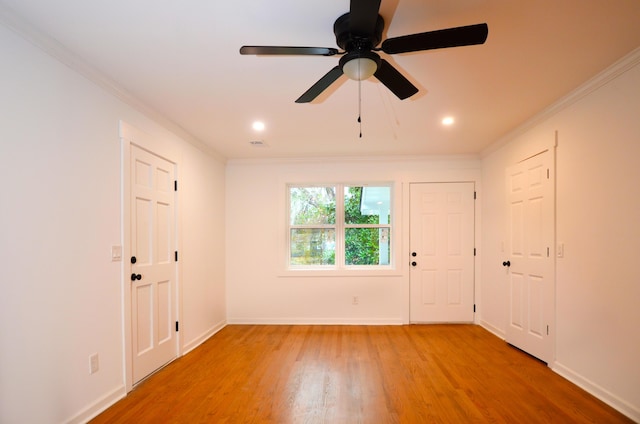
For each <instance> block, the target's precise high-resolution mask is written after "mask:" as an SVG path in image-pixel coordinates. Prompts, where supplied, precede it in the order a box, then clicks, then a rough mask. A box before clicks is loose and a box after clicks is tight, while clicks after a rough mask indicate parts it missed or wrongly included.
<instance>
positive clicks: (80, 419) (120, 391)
mask: <svg viewBox="0 0 640 424" xmlns="http://www.w3.org/2000/svg"><path fill="white" fill-rule="evenodd" d="M126 395H127V390H126V389H125V387H124V385H122V386H119V387H117V388H116V389H114V390H112V391H111V392H110V393H107V394H106V395H104V396H103V397H102V398H100V399H98V400H97V401H96V402H94V403H93V404H92V405H90V406H89V407H87V408H85V409H84V410H83V411H80V412H79V413H78V414H76V415H75V416H74V417H73V418H71V419H69V420H67V421H65V422H66V423H68V424H76V423H77V424H83V423H86V422H89V420H91V419H92V418H95V417H97V416H98V415H99V414H100V413H101V412H103V411H104V410H106V409H107V408H108V407H110V406H111V405H113V404H114V403H116V402H117V401H119V400H120V399H122V398H124V397H125V396H126Z"/></svg>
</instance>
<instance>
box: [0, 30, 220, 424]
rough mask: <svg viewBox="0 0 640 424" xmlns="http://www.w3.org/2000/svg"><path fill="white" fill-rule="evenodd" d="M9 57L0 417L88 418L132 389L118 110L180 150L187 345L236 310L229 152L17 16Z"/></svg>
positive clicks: (2, 146)
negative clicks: (89, 70) (64, 53)
mask: <svg viewBox="0 0 640 424" xmlns="http://www.w3.org/2000/svg"><path fill="white" fill-rule="evenodd" d="M0 57H2V66H0V87H1V90H0V92H1V93H2V94H1V100H0V158H2V162H3V166H2V167H1V168H0V179H1V180H2V181H3V182H4V183H3V186H4V190H3V193H2V195H1V196H0V199H1V200H0V203H1V205H2V206H1V207H0V228H1V232H0V234H1V236H0V253H1V256H2V266H1V267H0V283H1V285H2V295H0V340H1V341H0V422H2V423H26V422H28V423H59V422H67V421H70V420H79V421H82V420H83V419H84V418H86V417H88V416H91V415H92V414H94V413H95V412H96V411H97V410H98V409H99V408H101V407H104V406H105V405H108V404H109V403H110V402H112V401H113V400H114V399H117V398H118V397H119V396H122V395H123V394H124V371H123V370H124V365H123V335H122V334H123V331H122V320H123V313H122V300H121V299H122V293H121V290H122V288H121V287H122V281H121V280H122V279H121V265H122V262H111V253H110V250H111V246H112V245H119V244H121V243H122V242H121V200H120V199H121V198H120V196H121V193H120V183H121V171H120V168H121V166H120V138H119V134H118V124H119V121H120V120H124V121H126V122H128V123H130V124H131V125H134V126H135V127H137V128H139V129H141V130H142V131H145V132H147V133H148V134H151V135H152V136H154V137H157V138H158V139H159V140H162V141H163V142H165V143H170V144H172V145H174V146H175V148H176V149H178V150H180V151H181V157H182V163H180V164H179V171H181V172H182V174H181V175H182V176H183V177H184V178H183V181H182V182H181V187H182V191H181V192H180V196H181V206H182V210H181V211H180V213H181V214H182V218H183V222H182V236H183V239H182V243H183V244H182V248H183V252H182V254H181V258H182V262H181V267H182V277H183V291H182V293H183V308H182V309H183V315H182V316H183V323H182V329H183V331H184V333H183V341H184V347H185V349H189V348H191V347H193V346H195V345H196V344H197V343H199V342H200V341H201V340H202V339H203V338H204V337H206V336H207V335H208V334H211V332H212V331H214V330H215V329H216V328H219V327H220V326H221V325H224V323H225V318H226V309H225V292H224V244H223V243H224V164H223V163H221V162H219V161H218V160H216V159H214V158H212V157H211V156H209V155H207V154H205V153H203V152H202V151H200V150H198V149H196V148H195V147H193V146H191V145H189V144H188V143H186V142H185V141H183V140H182V139H180V138H179V137H177V136H175V135H174V134H172V133H170V132H169V131H167V130H165V129H163V128H162V127H161V126H160V125H158V124H157V123H155V122H153V121H152V120H150V119H148V118H146V117H145V116H143V115H142V114H141V113H138V112H136V111H135V110H134V109H132V108H131V107H129V106H127V105H125V104H124V103H122V102H121V101H119V100H117V99H116V98H115V97H113V96H112V95H110V94H108V93H107V92H105V91H103V90H102V89H100V88H98V87H97V86H96V85H94V84H93V83H90V82H89V81H88V80H87V79H85V78H84V77H82V76H80V75H79V74H77V73H75V72H73V71H71V70H70V69H69V68H67V67H66V66H64V65H62V64H61V63H59V62H57V61H55V60H54V59H52V58H51V57H49V56H48V55H46V54H44V53H43V52H41V51H40V50H38V49H36V48H35V47H33V45H31V44H29V43H27V42H26V41H24V40H23V39H21V38H19V37H18V36H16V35H15V34H14V33H13V32H11V31H9V30H7V29H6V28H5V27H4V26H0ZM94 353H98V354H99V358H100V370H99V371H98V372H97V373H95V374H93V375H89V356H90V355H92V354H94Z"/></svg>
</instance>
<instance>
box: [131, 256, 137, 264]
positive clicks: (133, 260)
mask: <svg viewBox="0 0 640 424" xmlns="http://www.w3.org/2000/svg"><path fill="white" fill-rule="evenodd" d="M136 262H138V259H137V258H136V257H135V256H132V257H131V263H132V264H135V263H136Z"/></svg>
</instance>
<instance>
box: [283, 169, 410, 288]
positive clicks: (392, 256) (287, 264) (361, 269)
mask: <svg viewBox="0 0 640 424" xmlns="http://www.w3.org/2000/svg"><path fill="white" fill-rule="evenodd" d="M298 187H299V188H305V187H332V188H334V189H335V192H336V204H335V208H336V210H335V223H334V224H304V225H293V224H291V189H292V188H298ZM347 187H388V188H389V215H390V219H389V223H386V224H347V223H346V222H345V189H346V188H347ZM284 191H285V204H286V207H285V219H286V227H285V232H286V236H285V243H284V244H285V246H284V247H285V248H284V253H285V258H284V272H283V273H282V275H283V276H290V275H299V274H305V275H322V276H326V275H345V276H359V275H370V276H376V275H389V274H393V275H396V274H397V270H396V255H397V252H396V250H397V249H396V246H399V243H398V234H397V233H398V231H397V230H396V222H397V217H396V215H397V213H396V210H397V208H396V196H397V193H396V184H395V182H393V181H382V182H371V181H368V182H365V183H363V182H341V183H335V182H329V183H327V182H324V183H292V182H289V183H286V184H285V190H284ZM303 228H308V229H333V230H334V231H335V260H334V262H335V263H334V264H333V265H332V264H318V265H292V264H291V231H292V229H303ZM349 228H388V229H389V260H388V262H389V263H388V264H383V265H347V264H346V252H345V250H346V249H345V232H346V230H347V229H349Z"/></svg>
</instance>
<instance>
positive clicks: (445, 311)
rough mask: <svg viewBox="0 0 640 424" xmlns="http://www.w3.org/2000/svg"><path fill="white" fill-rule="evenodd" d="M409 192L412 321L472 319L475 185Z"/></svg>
mask: <svg viewBox="0 0 640 424" xmlns="http://www.w3.org/2000/svg"><path fill="white" fill-rule="evenodd" d="M410 191H411V192H410V214H411V218H410V226H411V228H410V247H411V252H410V257H409V260H410V263H411V266H410V268H411V272H410V277H409V278H410V298H411V300H410V313H409V318H410V321H411V322H473V318H474V197H475V196H474V184H473V183H419V184H411V189H410Z"/></svg>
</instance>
